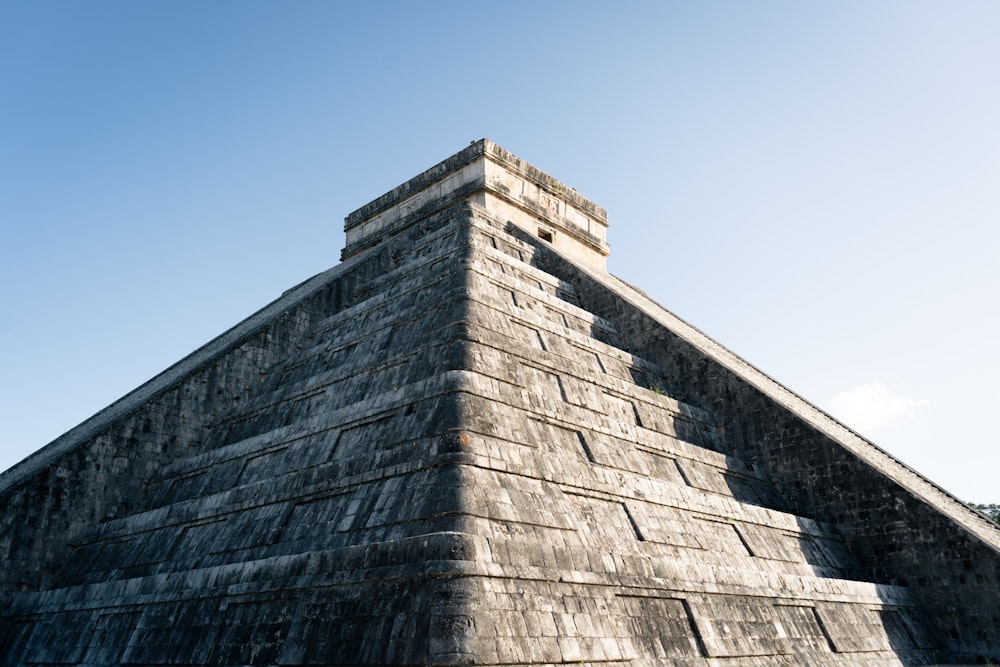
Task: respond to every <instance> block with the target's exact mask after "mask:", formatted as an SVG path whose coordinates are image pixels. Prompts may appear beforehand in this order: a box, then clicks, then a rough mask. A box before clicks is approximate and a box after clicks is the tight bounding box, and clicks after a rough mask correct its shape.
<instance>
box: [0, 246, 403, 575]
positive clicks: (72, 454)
mask: <svg viewBox="0 0 1000 667" xmlns="http://www.w3.org/2000/svg"><path fill="white" fill-rule="evenodd" d="M389 261H390V259H389V258H388V257H387V256H386V254H385V253H374V254H372V255H370V256H368V257H366V258H364V260H362V261H359V262H352V263H348V264H344V265H341V266H340V267H338V268H337V269H335V270H334V271H331V272H327V273H326V274H322V275H321V276H317V277H316V278H314V279H311V280H310V281H307V282H306V283H303V285H301V286H299V287H297V288H296V289H294V290H290V291H289V292H288V293H286V294H285V295H284V296H283V297H282V298H281V299H279V300H278V301H276V302H274V303H273V304H271V305H270V306H268V307H266V308H264V309H262V310H261V311H260V312H259V313H257V314H255V315H254V316H251V317H250V318H248V319H247V320H246V321H244V322H243V323H241V324H239V325H237V326H236V327H234V328H233V329H231V330H230V331H229V332H227V333H226V334H223V335H221V336H219V337H218V338H217V339H216V340H214V341H212V342H211V343H209V344H207V345H205V346H204V347H203V348H201V349H199V350H197V351H196V352H194V353H192V354H191V355H190V356H189V357H187V358H186V359H184V360H183V361H181V362H178V364H176V365H175V366H174V367H172V368H170V369H168V370H167V371H164V372H163V373H162V374H161V375H159V376H157V377H156V378H154V379H153V380H150V381H149V382H148V383H146V384H145V385H143V386H142V387H140V388H138V389H136V390H135V391H134V392H132V393H131V394H129V395H127V396H125V397H124V398H122V399H121V400H120V401H118V402H116V403H115V404H113V405H112V406H110V407H108V408H107V409H105V410H104V411H102V412H101V413H98V414H97V415H95V416H94V417H93V418H91V419H90V420H88V421H86V422H84V423H83V424H81V425H80V426H78V427H77V428H75V429H73V430H72V431H70V432H68V433H67V434H65V435H64V436H62V437H60V438H59V439H57V440H56V441H54V442H53V443H52V444H50V445H49V446H48V447H46V448H44V449H42V450H40V451H39V452H37V453H36V454H34V455H33V456H31V457H29V458H28V459H26V460H25V461H23V462H21V463H20V464H19V465H18V466H15V467H14V468H12V469H11V470H9V471H7V472H6V473H4V475H3V476H2V477H0V507H3V508H4V511H3V513H2V515H0V562H2V563H4V567H3V568H0V593H6V592H14V591H29V590H38V589H40V588H44V587H45V586H46V585H47V583H48V582H49V581H50V580H51V579H52V577H53V575H54V574H55V572H56V571H57V570H58V568H59V567H60V565H61V563H62V562H63V560H64V559H65V557H66V553H67V550H68V547H69V546H70V545H72V544H73V543H74V540H76V539H77V538H78V537H79V536H81V535H83V534H85V533H87V532H90V531H92V530H93V529H94V528H95V526H97V525H99V524H100V523H102V522H105V521H110V520H113V519H115V518H116V517H120V516H124V515H127V514H128V513H129V512H130V511H131V510H132V509H134V508H135V507H136V505H137V504H138V502H139V499H140V497H141V496H142V493H143V489H144V486H145V484H146V482H147V481H148V480H149V479H150V478H151V477H152V476H153V475H154V474H155V472H156V471H157V470H159V469H161V468H162V467H163V466H165V465H168V464H170V463H173V462H175V461H177V460H179V459H181V458H184V457H186V456H190V455H192V454H196V453H198V452H199V451H200V450H201V448H202V447H203V443H204V442H205V440H206V439H207V435H208V434H209V433H210V432H211V430H212V429H213V428H214V427H215V424H216V420H217V418H218V417H219V416H220V415H222V414H224V413H226V412H227V411H230V410H232V408H233V407H234V406H236V405H238V404H239V403H240V401H242V400H246V399H247V398H248V397H249V396H251V395H252V394H253V393H254V392H255V391H256V390H257V389H258V388H259V387H260V386H261V384H262V383H263V382H264V381H265V380H266V373H265V372H264V371H265V369H267V368H268V367H270V366H271V365H272V364H273V363H274V362H275V360H277V359H280V358H281V357H283V356H285V355H287V354H288V353H290V352H291V351H293V350H294V349H296V348H297V347H300V346H302V345H303V344H305V342H306V341H305V337H306V335H307V333H308V332H309V331H310V329H311V328H312V326H313V325H314V324H315V322H317V321H318V320H320V319H322V318H324V317H328V316H329V315H331V314H332V313H334V312H336V311H338V310H340V309H342V308H344V307H346V306H347V305H349V304H350V303H352V302H353V301H354V300H355V299H356V298H358V293H359V292H361V291H362V290H364V289H365V285H367V284H368V283H369V282H370V278H371V276H372V275H376V274H378V273H381V272H383V271H384V270H385V267H386V266H387V265H388V262H389Z"/></svg>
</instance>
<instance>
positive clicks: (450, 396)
mask: <svg viewBox="0 0 1000 667" xmlns="http://www.w3.org/2000/svg"><path fill="white" fill-rule="evenodd" d="M505 188H506V189H505ZM547 201H548V202H550V203H549V204H546V203H545V202H547ZM550 204H551V205H550ZM347 226H348V247H347V248H345V251H344V256H345V258H346V259H345V261H344V262H343V263H342V264H341V265H339V266H337V267H336V268H334V269H332V270H330V271H328V272H326V273H324V274H321V275H319V276H317V277H315V278H313V279H311V280H309V281H307V282H306V283H303V284H302V285H300V286H298V287H296V288H294V289H292V290H290V291H289V292H287V293H286V294H285V295H283V296H282V298H281V299H279V300H278V301H276V302H275V303H274V304H271V305H270V306H268V307H266V308H265V309H263V310H262V311H260V312H259V313H258V314H256V315H254V316H252V317H251V318H249V319H248V320H247V321H245V322H244V323H242V324H240V325H237V327H235V328H234V329H232V330H231V331H230V332H227V333H226V334H224V335H223V336H221V337H220V338H218V339H216V340H215V341H213V342H211V343H209V344H208V345H206V346H205V347H204V348H202V349H200V350H198V351H196V352H195V353H193V354H192V355H191V356H190V357H188V358H187V359H185V360H183V361H181V362H180V363H179V364H177V365H176V366H175V367H173V368H171V369H168V370H167V371H165V372H164V373H163V374H161V375H160V376H158V377H157V378H154V379H153V380H151V381H150V382H149V383H147V385H144V386H143V387H140V388H139V389H137V390H136V391H135V392H133V393H132V394H130V395H129V396H126V397H125V398H123V399H122V400H121V401H119V402H118V403H116V404H115V405H113V406H111V407H110V408H109V409H108V410H106V411H104V412H102V413H100V414H98V415H96V416H95V417H94V418H92V419H91V420H89V421H88V422H85V423H84V424H83V425H81V426H80V427H78V428H77V429H75V430H74V431H71V432H70V433H68V434H67V435H66V436H64V437H63V438H61V439H60V440H58V441H56V442H55V443H53V444H52V445H49V446H48V447H47V448H45V449H43V450H41V451H40V452H39V453H38V454H36V455H35V456H34V457H32V458H30V459H28V460H27V461H25V462H24V463H22V464H21V465H20V466H18V467H16V468H14V469H12V470H11V471H9V472H8V473H5V474H4V475H3V476H0V506H2V507H3V508H4V511H3V513H2V519H0V522H2V523H0V528H2V532H0V556H2V558H3V563H4V568H3V570H2V574H0V656H3V657H2V659H0V660H2V662H3V664H9V665H55V664H88V665H111V664H145V665H154V664H161V665H167V664H171V665H176V664H218V665H256V664H260V665H276V664H278V665H321V664H486V665H490V664H505V665H548V664H560V663H566V662H574V663H581V662H582V663H588V664H590V663H598V662H600V663H604V664H608V665H626V664H629V665H654V664H672V665H692V666H693V665H704V666H708V665H741V666H743V665H749V666H751V667H753V666H761V667H763V666H765V665H792V664H794V665H802V664H809V665H826V664H829V665H870V666H873V667H874V666H885V665H927V664H933V663H936V662H944V661H961V660H964V661H970V662H972V661H975V660H977V659H985V658H987V657H992V658H993V659H994V660H996V659H997V658H998V656H1000V629H998V628H1000V611H998V609H1000V604H998V603H1000V584H998V582H1000V548H998V546H1000V531H997V530H996V529H995V528H994V527H993V526H992V525H991V524H988V523H987V522H985V521H982V520H981V519H980V518H979V517H978V516H977V515H976V514H975V513H973V512H971V511H970V510H968V508H965V507H964V506H963V505H961V503H958V502H957V501H955V500H954V499H953V498H950V497H949V496H947V494H945V493H944V492H943V491H941V490H940V489H938V488H937V487H935V486H934V485H933V484H931V483H930V482H928V481H927V480H925V479H923V478H922V477H920V476H919V475H917V474H916V473H914V472H913V471H911V470H909V469H907V468H905V466H902V464H899V463H898V462H896V461H895V460H893V459H891V457H889V456H888V455H887V454H885V453H884V452H882V451H881V450H878V449H877V448H875V447H874V446H873V445H871V444H870V443H867V442H866V441H864V440H862V439H861V438H859V437H858V436H856V435H854V434H852V433H850V432H849V431H847V430H846V429H844V428H843V427H842V426H840V425H839V424H837V423H836V422H834V421H833V420H831V419H830V418H829V417H827V416H826V415H823V414H822V413H820V412H819V411H818V410H816V409H815V408H813V407H812V406H810V405H809V404H808V403H806V402H805V401H803V400H802V399H800V398H799V397H797V396H795V395H794V394H792V393H791V392H789V391H788V390H786V389H784V388H783V387H780V385H777V384H776V383H774V382H773V381H772V380H770V379H769V378H767V377H766V376H764V375H763V374H762V373H760V372H759V371H757V370H756V369H754V368H752V367H750V366H749V365H748V364H746V363H745V362H743V361H742V360H741V359H739V358H738V357H736V356H735V355H733V354H732V353H730V352H729V351H728V350H725V349H724V348H722V347H721V346H718V345H717V344H716V343H714V342H713V341H711V340H710V339H708V338H706V337H705V336H704V335H703V334H701V333H700V332H698V331H697V330H695V329H693V328H691V327H690V326H689V325H687V324H686V323H684V322H681V321H680V320H678V319H677V318H675V317H674V316H673V315H671V314H670V313H669V312H667V311H665V310H663V309H662V308H660V307H659V306H658V305H657V304H655V303H653V302H651V301H649V299H648V298H647V297H645V295H643V294H642V293H641V292H639V291H637V290H635V289H634V288H632V287H630V286H628V285H626V284H624V283H622V282H621V281H619V280H617V279H615V278H614V277H613V276H611V275H609V274H607V273H606V272H604V271H603V259H604V256H605V254H606V244H605V243H604V236H603V230H604V227H605V226H606V216H604V213H603V211H602V210H601V209H600V208H599V207H597V206H596V205H594V204H593V203H591V202H588V201H587V200H586V199H584V198H583V197H581V196H579V195H578V194H576V193H575V192H574V191H572V190H570V189H568V188H566V187H565V186H563V185H561V184H559V183H558V182H557V181H555V180H554V179H551V178H549V177H547V176H546V175H545V174H543V173H542V172H540V171H538V170H537V169H535V168H534V167H531V166H530V165H526V164H524V163H523V162H521V161H520V160H518V159H517V158H515V157H514V156H511V155H510V154H509V153H507V152H506V151H503V149H501V148H499V147H498V146H496V145H495V144H492V143H491V142H488V141H485V140H484V141H481V142H475V143H474V144H473V145H472V146H471V147H470V148H467V149H466V150H465V151H462V152H461V153H459V154H457V155H456V156H454V157H453V158H450V159H449V160H446V161H445V162H442V163H441V164H439V165H437V166H436V167H433V168H432V169H430V170H428V171H427V172H425V173H424V174H421V175H420V176H418V177H417V178H415V179H414V180H413V181H410V182H409V183H407V184H404V185H403V186H400V187H399V188H396V189H395V190H393V191H392V192H390V193H388V194H387V195H385V196H384V197H382V198H380V199H378V200H376V201H375V202H372V204H369V205H368V206H366V207H363V208H362V209H359V211H357V212H355V213H354V214H351V216H349V217H348V221H347ZM588 234H589V235H590V236H588ZM567 236H568V237H571V239H572V242H571V243H568V244H567V243H566V242H565V237H567ZM543 239H544V240H543Z"/></svg>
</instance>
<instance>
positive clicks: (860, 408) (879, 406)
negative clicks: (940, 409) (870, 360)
mask: <svg viewBox="0 0 1000 667" xmlns="http://www.w3.org/2000/svg"><path fill="white" fill-rule="evenodd" d="M927 405H928V401H923V400H917V399H915V398H909V397H907V396H900V395H898V394H894V393H892V392H891V391H889V388H888V387H887V386H885V385H884V384H882V383H881V382H869V383H868V384H863V385H861V386H860V387H855V388H854V389H851V390H850V391H845V392H842V393H840V394H837V395H836V396H834V397H833V399H832V400H831V401H830V412H831V413H832V414H833V416H834V417H836V418H837V419H839V420H841V421H842V422H844V423H845V424H847V425H848V426H850V427H851V428H854V429H856V430H858V431H861V432H863V433H868V432H871V431H875V430H877V429H880V428H883V427H885V426H888V425H890V424H893V423H896V422H899V421H902V420H906V419H912V418H913V416H914V415H915V414H916V412H917V410H919V409H920V408H923V407H925V406H927Z"/></svg>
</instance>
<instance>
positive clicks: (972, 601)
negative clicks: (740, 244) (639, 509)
mask: <svg viewBox="0 0 1000 667" xmlns="http://www.w3.org/2000/svg"><path fill="white" fill-rule="evenodd" d="M543 263H544V264H545V266H546V267H547V270H549V271H550V272H552V273H553V274H555V275H558V276H559V277H561V278H563V279H564V280H568V281H570V282H571V283H573V284H574V285H576V287H577V290H578V293H579V295H580V300H581V302H582V303H584V304H585V305H586V307H587V308H588V309H590V310H592V311H593V312H594V313H596V314H599V315H601V316H602V317H604V318H606V319H608V320H609V321H611V322H613V323H614V324H615V326H616V327H617V329H618V330H619V332H620V334H621V339H622V340H623V341H626V342H627V344H628V349H629V350H630V351H632V352H634V353H635V354H638V355H640V356H642V357H644V358H646V359H648V360H650V361H651V362H654V363H656V364H657V365H659V366H660V367H661V368H662V369H663V370H664V372H665V373H666V375H667V377H668V378H669V380H670V382H671V385H672V386H674V387H678V388H680V393H679V396H678V397H679V398H680V399H681V400H685V401H688V402H690V403H693V404H695V405H698V406H700V407H702V408H704V409H706V410H710V411H711V412H712V413H713V414H715V415H716V416H717V417H718V418H719V419H720V420H721V422H722V423H721V426H723V427H724V429H725V433H726V435H727V442H728V443H729V446H730V447H732V450H733V453H737V452H738V454H739V456H740V458H741V459H743V460H745V461H747V462H748V463H749V464H751V465H752V466H754V467H755V468H756V469H757V470H759V472H760V473H761V474H765V475H767V476H769V477H771V478H773V479H774V480H775V481H776V482H777V483H778V488H779V489H780V491H781V493H782V495H783V496H784V498H785V500H786V505H787V506H789V507H794V508H795V509H796V512H797V513H800V514H805V515H809V516H814V517H816V518H818V519H821V520H823V521H828V522H830V523H832V524H835V525H837V526H838V527H839V528H840V529H841V530H842V531H843V532H844V533H845V534H846V535H847V536H848V537H849V539H850V540H851V543H852V549H853V550H854V552H855V553H856V554H857V555H858V557H859V558H860V560H861V563H862V565H863V566H864V567H865V568H866V569H867V570H868V571H869V573H870V576H872V577H873V579H874V580H875V581H878V582H881V583H886V584H894V585H902V586H907V587H910V588H911V589H912V590H913V591H914V593H915V594H916V595H917V596H918V598H919V599H920V600H921V602H922V603H923V604H924V605H926V607H927V608H928V609H933V610H936V613H934V615H933V617H932V618H931V619H929V620H931V621H932V622H933V624H934V625H935V626H936V628H937V630H938V632H939V634H940V635H941V636H942V637H944V638H946V640H947V642H948V647H949V650H950V651H951V652H952V653H953V654H954V655H955V657H956V659H962V660H970V661H974V660H976V659H982V658H983V657H986V658H989V659H993V660H998V659H1000V649H998V647H1000V551H998V550H997V549H996V547H994V546H993V545H991V544H989V543H987V542H985V541H983V540H981V539H979V538H978V537H977V536H976V535H975V534H973V533H971V532H970V531H968V530H967V529H965V528H964V527H963V526H962V525H960V524H959V523H956V521H954V520H953V519H952V518H950V517H949V516H947V515H946V514H945V513H944V512H942V511H941V509H939V507H936V506H935V504H934V503H933V502H932V501H928V500H927V499H925V498H920V497H918V496H917V495H915V494H914V493H912V492H911V491H909V490H907V489H905V488H903V487H902V486H901V485H899V484H897V483H896V482H894V481H893V480H892V479H890V478H889V477H888V476H887V475H885V474H883V473H882V472H880V470H879V469H878V468H877V467H873V466H872V465H870V464H869V463H868V462H865V461H862V460H861V459H859V458H858V457H857V456H856V455H855V454H853V453H852V452H850V451H849V450H848V449H847V448H845V447H844V446H843V445H841V444H840V443H838V442H836V441H835V440H834V439H832V438H830V437H828V436H827V435H825V434H823V433H821V432H819V431H818V430H817V429H815V428H813V427H812V426H811V425H809V424H807V423H805V422H804V421H803V420H802V419H800V418H799V417H797V416H796V415H794V414H792V413H791V412H790V411H788V410H786V409H784V408H783V407H782V406H781V405H779V404H778V403H776V402H775V401H774V400H773V398H771V397H767V396H765V395H764V394H763V393H762V392H761V391H760V390H758V389H757V388H755V387H754V386H752V385H751V384H750V383H749V382H747V381H746V380H745V379H744V378H742V377H740V376H738V375H737V374H736V373H734V372H732V371H730V370H729V369H727V368H725V367H724V366H722V365H721V364H720V363H718V362H716V361H715V360H714V359H713V358H712V357H711V356H710V355H709V354H707V353H706V352H705V351H704V350H701V349H699V348H698V346H696V345H694V344H692V343H691V342H689V341H688V340H685V339H684V338H682V337H681V336H679V335H678V334H676V333H674V332H672V331H670V330H669V329H668V328H666V327H665V326H664V325H663V323H662V321H661V320H660V319H658V317H656V316H655V311H654V312H647V311H645V310H643V309H641V308H639V307H637V306H636V305H635V304H634V302H635V301H637V300H638V301H644V300H646V299H645V297H644V296H642V295H639V294H638V293H637V292H635V291H634V290H632V289H630V288H629V287H628V286H627V285H625V284H623V283H621V282H620V281H617V280H616V279H614V278H613V277H611V276H608V279H607V280H595V279H594V276H591V275H585V274H584V273H583V272H580V271H579V269H576V268H575V267H574V266H572V265H571V264H570V263H568V262H566V261H565V260H563V259H561V258H559V257H557V256H556V255H554V254H552V253H549V254H547V255H546V257H545V260H543ZM623 297H624V298H623ZM630 301H632V302H633V303H630ZM654 305H655V304H654ZM871 449H872V452H873V455H874V456H882V457H885V458H886V459H888V458H889V457H888V456H887V455H885V454H884V453H882V452H880V451H879V450H877V448H875V447H874V446H872V447H871ZM892 463H893V464H894V465H895V466H898V467H900V468H901V466H899V464H898V463H897V462H894V461H893V462H892ZM970 465H972V463H971V462H970ZM913 474H914V475H915V473H913ZM921 482H923V483H924V484H926V481H925V480H921ZM928 486H930V485H928ZM938 493H939V494H940V496H939V497H940V499H941V502H943V503H949V504H953V503H954V502H955V501H954V500H953V499H951V498H950V497H946V494H944V493H943V492H940V490H938ZM959 511H961V510H959ZM970 511H971V510H970ZM986 530H990V528H989V527H987V528H986Z"/></svg>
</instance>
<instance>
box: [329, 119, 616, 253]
mask: <svg viewBox="0 0 1000 667" xmlns="http://www.w3.org/2000/svg"><path fill="white" fill-rule="evenodd" d="M462 201H473V202H475V203H477V204H480V205H481V206H483V207H484V208H485V209H486V210H487V211H488V212H490V213H492V214H493V215H495V216H496V217H498V218H500V219H502V220H503V221H505V222H511V223H513V224H515V225H517V226H518V227H520V228H522V229H524V230H525V231H527V232H528V233H530V234H531V235H533V236H537V237H538V238H541V239H542V240H543V241H546V242H547V243H550V244H552V245H553V246H554V247H555V248H556V249H557V250H559V251H560V252H562V253H564V254H566V255H568V256H569V257H571V258H572V259H574V260H575V261H578V262H580V263H582V264H584V265H586V266H588V267H590V268H595V269H600V270H602V271H605V270H607V256H608V254H609V246H608V243H607V228H608V214H607V211H605V210H604V209H603V208H601V207H600V206H598V205H597V204H595V203H594V202H592V201H591V200H589V199H587V198H586V197H584V196H582V195H580V194H579V193H578V192H577V191H576V190H575V189H573V188H571V187H569V186H567V185H565V184H564V183H562V182H560V181H559V180H558V179H556V178H554V177H552V176H550V175H548V174H546V173H545V172H544V171H542V170H541V169H538V168H537V167H535V166H533V165H531V164H529V163H528V162H526V161H524V160H522V159H521V158H519V157H517V156H516V155H514V154H513V153H511V152H510V151H507V150H506V149H504V148H503V147H502V146H500V145H499V144H497V143H494V142H493V141H491V140H489V139H486V138H483V139H478V140H475V141H472V142H470V144H469V145H468V146H467V147H465V148H464V149H462V150H461V151H459V152H457V153H455V154H454V155H452V156H451V157H449V158H446V159H445V160H442V161H441V162H439V163H437V164H436V165H434V166H433V167H431V168H429V169H427V170H426V171H424V172H422V173H420V174H418V175H417V176H414V177H413V178H411V179H410V180H408V181H406V182H405V183H403V184H402V185H399V186H397V187H395V188H393V189H392V190H390V191H389V192H387V193H385V194H384V195H382V196H381V197H378V198H376V199H374V200H372V201H370V202H369V203H367V204H365V205H364V206H362V207H361V208H359V209H357V210H356V211H354V212H353V213H351V214H350V215H348V216H347V217H346V218H345V219H344V231H345V233H346V235H347V242H346V244H345V247H344V250H343V252H342V253H341V258H342V259H347V258H348V257H351V256H353V255H356V254H358V253H359V252H362V251H364V250H367V249H368V248H371V247H373V246H375V245H378V244H379V243H381V242H382V241H383V240H385V239H386V238H389V237H390V236H393V235H394V234H397V233H399V232H400V231H402V230H403V229H405V228H407V227H409V226H410V225H412V224H414V223H415V222H417V221H419V220H422V219H424V218H426V217H427V216H429V215H432V214H434V213H435V212H437V211H440V210H442V209H444V208H448V207H450V206H453V205H455V204H457V203H459V202H462Z"/></svg>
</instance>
